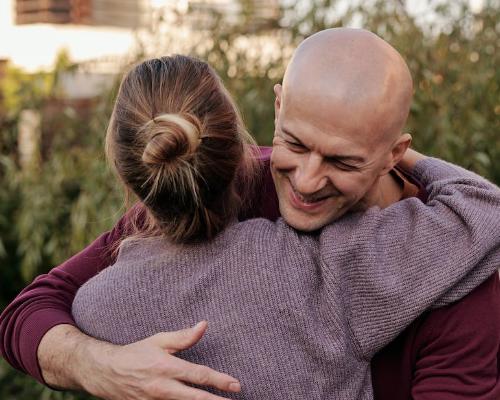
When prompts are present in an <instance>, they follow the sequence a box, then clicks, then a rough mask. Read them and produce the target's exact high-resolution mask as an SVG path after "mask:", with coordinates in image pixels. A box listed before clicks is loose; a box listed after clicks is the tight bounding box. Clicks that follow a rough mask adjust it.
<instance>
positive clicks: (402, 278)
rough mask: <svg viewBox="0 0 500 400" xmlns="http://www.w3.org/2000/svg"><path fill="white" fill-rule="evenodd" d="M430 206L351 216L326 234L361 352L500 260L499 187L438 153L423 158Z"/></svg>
mask: <svg viewBox="0 0 500 400" xmlns="http://www.w3.org/2000/svg"><path fill="white" fill-rule="evenodd" d="M413 174H414V176H415V177H416V178H417V179H418V180H419V181H421V182H422V183H423V184H424V185H425V186H426V190H427V192H428V194H429V197H428V201H427V203H426V204H424V203H422V202H420V201H419V200H417V199H413V198H412V199H406V200H403V201H400V202H398V203H396V204H394V205H392V206H390V207H388V208H386V209H384V210H380V209H376V208H372V209H370V210H368V211H367V212H365V213H357V214H351V215H348V216H346V217H345V218H343V219H342V220H341V221H339V222H337V223H335V224H332V225H331V226H329V227H327V228H326V229H325V230H324V231H323V233H322V235H321V248H322V258H323V262H324V263H325V265H327V266H328V267H327V270H331V271H335V275H336V279H335V281H336V284H339V280H340V285H341V286H342V287H344V288H345V294H344V297H345V307H346V313H347V315H346V317H347V320H348V323H349V327H350V329H351V331H352V334H353V337H354V339H355V345H356V347H357V348H358V351H359V353H360V356H361V357H364V358H371V356H373V354H374V353H375V352H376V351H378V350H379V349H380V348H382V347H383V346H384V345H386V344H387V343H389V342H390V341H391V340H392V339H393V338H394V337H396V336H397V334H398V333H400V332H401V331H402V330H403V329H404V328H405V327H406V326H408V325H409V324H410V323H411V321H413V320H414V319H415V318H416V317H417V316H418V315H420V314H421V313H422V312H423V311H424V310H426V309H428V308H430V307H438V306H443V305H446V304H449V303H451V302H453V301H455V300H457V299H460V298H462V297H463V296H465V295H466V294H467V293H469V292H470V291H471V290H473V289H474V288H475V287H477V286H478V285H479V284H481V283H482V282H483V281H484V280H485V279H487V278H488V277H489V276H490V275H491V274H492V273H493V272H494V271H495V270H496V269H497V268H498V267H499V266H500V234H499V232H500V189H499V188H498V187H496V186H495V185H493V184H491V183H489V182H488V181H486V180H485V179H483V178H481V177H479V176H478V175H476V174H474V173H472V172H470V171H467V170H465V169H463V168H460V167H458V166H455V165H452V164H449V163H446V162H444V161H440V160H437V159H431V158H429V159H425V160H422V161H420V162H418V163H417V165H416V167H415V168H414V171H413Z"/></svg>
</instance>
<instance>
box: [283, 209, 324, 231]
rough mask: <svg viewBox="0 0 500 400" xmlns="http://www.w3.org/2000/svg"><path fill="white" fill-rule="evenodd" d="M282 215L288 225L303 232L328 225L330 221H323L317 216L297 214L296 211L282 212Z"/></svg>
mask: <svg viewBox="0 0 500 400" xmlns="http://www.w3.org/2000/svg"><path fill="white" fill-rule="evenodd" d="M281 216H282V217H283V219H284V220H285V222H286V223H287V224H288V225H290V226H291V227H292V228H294V229H296V230H298V231H301V232H314V231H317V230H318V229H321V228H323V227H324V226H325V225H328V221H322V220H321V219H318V218H317V217H316V218H314V217H312V218H311V217H310V216H307V215H297V213H294V212H287V211H285V212H282V213H281Z"/></svg>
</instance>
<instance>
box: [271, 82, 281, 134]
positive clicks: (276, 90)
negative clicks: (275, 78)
mask: <svg viewBox="0 0 500 400" xmlns="http://www.w3.org/2000/svg"><path fill="white" fill-rule="evenodd" d="M273 89H274V94H275V95H276V98H275V99H274V125H276V123H277V122H278V117H279V115H280V109H281V92H282V91H283V87H282V86H281V85H280V84H279V83H277V84H276V85H274V88H273Z"/></svg>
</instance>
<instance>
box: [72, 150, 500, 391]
mask: <svg viewBox="0 0 500 400" xmlns="http://www.w3.org/2000/svg"><path fill="white" fill-rule="evenodd" d="M413 174H414V175H415V177H417V178H418V179H419V181H421V182H422V183H424V184H425V185H426V187H427V190H428V192H429V200H428V203H427V204H423V203H421V202H420V201H419V200H417V199H407V200H404V201H401V202H399V203H397V204H394V205H393V206H390V207H388V208H386V209H384V210H380V209H377V208H372V209H370V210H368V211H367V212H365V213H356V214H351V215H347V216H345V217H343V218H342V219H341V220H339V221H337V222H335V223H334V224H332V225H330V226H328V227H326V228H325V229H323V231H322V232H321V234H319V235H310V234H309V235H308V234H299V233H297V232H296V231H294V230H293V229H292V228H290V227H289V226H288V225H287V224H286V223H284V222H283V221H282V220H278V222H276V223H273V222H270V221H267V220H264V219H256V220H251V221H247V222H242V223H237V224H234V225H232V226H230V227H229V228H227V229H226V230H225V231H224V232H223V233H221V234H220V235H219V236H218V237H216V238H215V239H214V240H213V241H212V242H210V243H206V244H199V245H189V246H175V245H172V244H170V243H168V242H167V241H166V240H165V239H163V238H149V239H140V240H128V241H125V242H124V243H123V244H122V246H121V250H120V253H119V256H118V259H117V262H116V264H115V265H113V266H111V267H109V268H107V269H105V270H104V271H103V272H102V273H100V274H99V275H97V276H96V277H94V278H93V279H91V280H90V281H88V283H86V284H85V285H84V286H82V288H81V289H80V290H79V292H78V293H77V296H76V298H75V301H74V303H73V315H74V318H75V320H76V322H77V324H78V326H79V327H80V328H81V329H82V330H83V331H84V332H86V333H87V334H89V335H91V336H94V337H96V338H100V339H103V340H106V341H110V342H113V343H117V344H126V343H131V342H135V341H137V340H140V339H143V338H145V337H148V336H150V335H153V334H155V333H158V332H162V331H174V330H177V329H181V328H186V327H189V326H192V325H194V324H195V323H196V322H198V321H200V320H203V319H206V320H208V322H209V328H208V331H207V332H206V334H205V336H204V337H203V338H202V340H201V341H200V342H199V343H198V344H197V345H195V346H194V347H193V348H191V349H189V350H186V351H183V352H180V353H177V355H178V356H179V357H181V358H184V359H186V360H189V361H192V362H195V363H198V364H203V365H207V366H209V367H211V368H214V369H216V370H218V371H223V372H226V373H228V374H230V375H232V376H234V377H236V378H238V379H239V380H240V381H241V383H242V391H241V393H238V394H228V393H224V394H223V396H224V397H228V398H234V399H252V400H253V399H255V400H262V399H267V400H273V399H276V400H277V399H280V400H281V399H304V400H305V399H307V400H309V399H335V400H353V399H363V400H365V399H372V398H373V395H372V387H371V377H370V368H369V362H370V359H371V357H372V356H373V355H374V353H375V352H376V351H377V350H378V349H380V348H382V347H383V346H384V345H385V344H387V343H388V342H389V341H390V340H391V339H393V338H394V337H395V336H397V334H398V333H399V332H401V331H402V330H403V329H404V328H405V326H407V325H408V324H409V323H410V322H411V321H412V320H413V319H415V318H416V317H417V316H418V315H419V314H420V313H421V312H422V311H423V310H425V309H427V308H429V307H434V306H440V305H444V304H447V303H449V302H452V301H454V300H456V299H459V298H461V297H462V296H464V295H465V294H467V293H468V292H469V291H470V290H471V289H472V288H474V287H476V286H477V285H479V284H480V283H481V282H482V281H483V280H485V279H486V278H487V277H488V276H490V275H491V274H492V273H493V272H494V271H495V270H496V269H497V268H498V266H499V265H500V234H499V233H500V190H499V189H498V188H497V187H496V186H494V185H492V184H490V183H488V182H487V181H485V180H484V179H482V178H480V177H478V176H477V175H474V174H472V173H471V172H469V171H466V170H464V169H462V168H459V167H456V166H452V165H451V164H447V163H445V162H443V161H439V160H436V159H426V160H424V161H420V162H419V163H418V164H417V166H416V168H415V169H414V171H413ZM395 384H397V382H395ZM207 390H209V391H212V392H214V393H219V392H217V391H216V390H213V389H210V388H207ZM219 394H221V395H222V393H219Z"/></svg>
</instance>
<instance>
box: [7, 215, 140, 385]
mask: <svg viewBox="0 0 500 400" xmlns="http://www.w3.org/2000/svg"><path fill="white" fill-rule="evenodd" d="M132 210H134V208H133V209H132ZM128 218H129V214H126V215H125V216H124V217H122V218H121V219H120V220H119V221H118V223H117V224H116V225H115V227H114V228H113V229H112V230H111V231H109V232H106V233H104V234H102V235H101V236H99V237H98V238H97V239H96V240H95V241H94V242H93V243H92V244H90V245H89V246H88V247H87V248H85V249H84V250H83V251H81V252H80V253H78V254H76V255H75V256H73V257H71V258H70V259H69V260H67V261H65V262H64V263H63V264H61V265H59V266H57V267H55V268H53V269H52V270H51V271H50V272H48V273H47V274H43V275H40V276H38V277H37V278H36V279H35V280H34V281H33V282H32V283H31V284H30V285H28V286H27V287H26V288H25V289H24V290H23V291H22V292H21V293H20V294H19V295H18V296H17V297H16V298H15V299H14V300H13V301H12V302H11V303H10V304H9V305H8V306H7V308H6V309H5V310H4V311H3V313H2V314H1V315H0V351H1V354H2V356H3V357H4V358H5V360H6V361H7V362H9V363H10V364H11V365H12V366H13V367H14V368H16V369H18V370H20V371H23V372H25V373H27V374H29V375H32V376H33V377H34V378H36V379H37V380H38V381H40V382H42V383H45V382H44V381H43V378H42V374H41V371H40V367H39V365H38V359H37V349H38V345H39V344H40V341H41V340H42V337H43V336H44V335H45V333H47V331H48V330H50V329H51V328H53V327H54V326H56V325H59V324H71V325H75V323H74V320H73V318H72V316H71V304H72V302H73V298H74V297H75V294H76V292H77V290H78V288H79V287H80V286H81V285H83V284H84V283H85V282H86V281H87V280H89V279H90V278H92V277H93V276H94V275H96V274H97V273H98V272H99V271H101V270H102V269H104V268H106V267H107V266H109V265H111V264H112V263H113V261H114V257H113V252H112V249H113V244H114V243H116V242H117V241H118V240H119V239H120V238H121V237H122V235H123V234H124V233H125V231H126V229H127V227H128Z"/></svg>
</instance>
